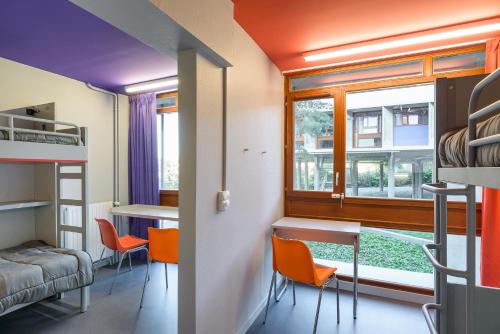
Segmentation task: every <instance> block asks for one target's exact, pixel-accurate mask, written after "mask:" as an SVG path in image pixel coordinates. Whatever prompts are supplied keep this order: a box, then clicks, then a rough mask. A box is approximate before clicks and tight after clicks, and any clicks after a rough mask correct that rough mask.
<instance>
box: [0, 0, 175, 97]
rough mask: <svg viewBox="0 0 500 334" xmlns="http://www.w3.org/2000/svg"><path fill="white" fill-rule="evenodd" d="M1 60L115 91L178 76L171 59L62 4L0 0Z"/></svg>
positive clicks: (63, 1)
mask: <svg viewBox="0 0 500 334" xmlns="http://www.w3.org/2000/svg"><path fill="white" fill-rule="evenodd" d="M0 57H4V58H7V59H10V60H14V61H17V62H20V63H23V64H26V65H29V66H33V67H37V68H40V69H43V70H46V71H50V72H54V73H57V74H61V75H64V76H67V77H70V78H73V79H76V80H80V81H84V82H90V83H92V84H94V85H96V86H99V87H102V88H106V89H110V90H114V91H122V89H123V86H124V85H127V84H131V83H137V82H141V81H147V80H152V79H158V78H163V77H168V76H173V75H176V74H177V63H176V61H175V60H174V59H172V58H171V57H169V56H167V55H164V54H162V53H160V52H158V51H156V50H154V49H153V48H151V47H149V46H147V45H145V44H143V43H141V42H140V41H138V40H137V39H135V38H133V37H131V36H130V35H128V34H126V33H124V32H123V31H121V30H119V29H117V28H115V27H114V26H112V25H110V24H108V23H106V22H104V21H103V20H101V19H99V18H98V17H96V16H94V15H92V14H91V13H89V12H87V11H85V10H83V9H81V8H80V7H78V6H76V5H74V4H72V3H70V2H69V1H66V0H43V1H42V0H0Z"/></svg>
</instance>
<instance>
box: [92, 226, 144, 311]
mask: <svg viewBox="0 0 500 334" xmlns="http://www.w3.org/2000/svg"><path fill="white" fill-rule="evenodd" d="M96 221H97V223H98V224H99V231H100V232H101V242H102V244H103V245H104V246H105V247H107V248H109V249H111V250H113V251H117V252H118V253H120V261H119V262H118V267H117V268H116V274H115V277H114V278H113V282H112V283H111V288H110V289H109V294H111V292H112V291H113V285H114V284H115V280H116V277H117V276H118V274H119V273H120V268H121V266H122V261H123V258H124V257H125V255H127V254H128V255H129V266H130V270H132V263H131V262H130V254H131V253H135V252H140V251H145V252H146V255H147V258H148V264H147V269H146V278H145V279H144V287H143V288H142V297H141V305H142V300H143V298H144V289H145V287H146V282H147V280H148V277H149V251H148V248H147V245H148V241H147V240H144V239H141V238H137V237H134V236H131V235H124V236H122V237H119V236H118V233H117V232H116V229H115V227H114V226H113V224H112V223H111V222H109V221H108V220H106V219H98V218H96ZM102 254H104V249H103V252H102V253H101V258H102Z"/></svg>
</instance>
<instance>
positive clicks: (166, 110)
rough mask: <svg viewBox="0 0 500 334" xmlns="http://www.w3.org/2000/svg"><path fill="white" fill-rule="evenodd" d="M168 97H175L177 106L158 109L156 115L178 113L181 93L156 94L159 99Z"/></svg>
mask: <svg viewBox="0 0 500 334" xmlns="http://www.w3.org/2000/svg"><path fill="white" fill-rule="evenodd" d="M166 97H175V106H172V107H164V108H156V113H157V114H161V113H168V112H178V111H179V110H178V105H179V93H178V92H177V91H176V92H168V93H159V94H156V98H157V99H162V98H166Z"/></svg>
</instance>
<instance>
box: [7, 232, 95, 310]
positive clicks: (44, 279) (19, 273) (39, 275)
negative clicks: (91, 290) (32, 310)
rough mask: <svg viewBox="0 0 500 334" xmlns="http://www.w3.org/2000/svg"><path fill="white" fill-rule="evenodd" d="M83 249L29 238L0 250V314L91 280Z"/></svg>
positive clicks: (88, 261)
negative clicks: (61, 246) (22, 242)
mask: <svg viewBox="0 0 500 334" xmlns="http://www.w3.org/2000/svg"><path fill="white" fill-rule="evenodd" d="M93 280H94V275H93V272H92V260H91V258H90V255H89V254H87V253H86V252H83V251H79V250H74V249H65V248H55V247H52V246H49V245H47V244H45V243H44V242H41V241H29V242H27V243H24V244H21V245H19V246H16V247H12V248H7V249H3V250H0V314H2V313H3V312H5V311H6V310H8V309H9V308H11V307H13V306H15V305H18V304H24V303H33V302H37V301H40V300H42V299H45V298H47V297H50V296H53V295H55V294H57V293H60V292H65V291H70V290H74V289H78V288H81V287H84V286H87V285H90V284H92V283H93Z"/></svg>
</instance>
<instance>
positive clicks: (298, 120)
mask: <svg viewBox="0 0 500 334" xmlns="http://www.w3.org/2000/svg"><path fill="white" fill-rule="evenodd" d="M333 108H334V107H333V98H331V97H329V98H321V99H312V100H300V101H294V103H293V112H294V128H295V142H294V190H313V191H332V190H333V118H334V117H333Z"/></svg>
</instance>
